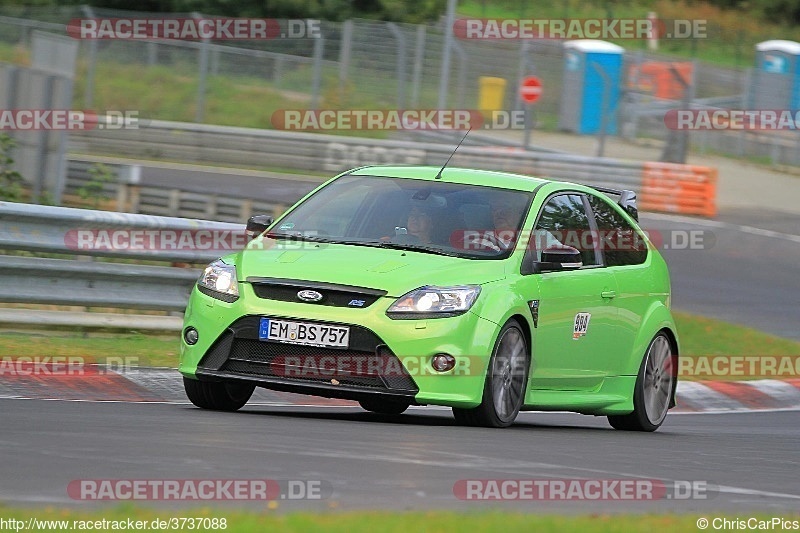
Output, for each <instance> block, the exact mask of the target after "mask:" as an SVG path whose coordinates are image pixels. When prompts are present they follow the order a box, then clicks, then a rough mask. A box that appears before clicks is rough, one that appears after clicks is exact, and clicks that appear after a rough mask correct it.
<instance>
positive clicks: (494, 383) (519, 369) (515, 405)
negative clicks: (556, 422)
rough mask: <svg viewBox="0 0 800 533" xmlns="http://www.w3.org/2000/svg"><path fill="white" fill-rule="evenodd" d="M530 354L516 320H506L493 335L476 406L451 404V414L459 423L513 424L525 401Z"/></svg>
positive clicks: (501, 425) (493, 426)
mask: <svg viewBox="0 0 800 533" xmlns="http://www.w3.org/2000/svg"><path fill="white" fill-rule="evenodd" d="M529 366H530V353H529V351H528V343H527V342H526V341H525V335H524V334H523V333H522V329H521V328H520V326H519V323H517V321H516V320H510V321H508V322H507V323H506V325H505V326H503V329H501V330H500V334H499V335H497V341H496V342H495V346H494V350H493V351H492V357H491V359H490V360H489V368H488V370H487V372H486V381H485V383H484V386H483V400H482V401H481V404H480V405H479V406H478V407H475V408H473V409H461V408H458V407H453V416H454V417H455V419H456V422H458V423H459V424H461V425H465V426H482V427H491V428H503V427H508V426H510V425H511V424H513V423H514V420H515V419H516V418H517V415H518V414H519V410H520V408H521V407H522V404H523V402H524V400H525V386H526V384H527V383H528V367H529Z"/></svg>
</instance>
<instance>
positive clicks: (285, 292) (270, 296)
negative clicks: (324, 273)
mask: <svg viewBox="0 0 800 533" xmlns="http://www.w3.org/2000/svg"><path fill="white" fill-rule="evenodd" d="M247 281H248V282H250V283H251V284H252V286H253V292H255V293H256V296H258V297H259V298H264V299H266V300H277V301H280V302H299V303H310V304H312V305H328V306H332V307H351V308H356V309H366V308H367V307H369V306H370V305H372V304H374V303H375V302H376V301H378V299H379V298H380V297H381V296H385V295H386V291H379V290H376V289H369V288H367V287H356V286H352V285H338V284H334V283H320V282H315V281H302V280H292V279H274V278H258V277H249V278H247ZM303 290H314V291H317V292H318V293H320V294H321V295H322V299H321V300H319V301H317V302H304V301H303V300H301V299H300V298H298V296H297V293H298V292H300V291H303Z"/></svg>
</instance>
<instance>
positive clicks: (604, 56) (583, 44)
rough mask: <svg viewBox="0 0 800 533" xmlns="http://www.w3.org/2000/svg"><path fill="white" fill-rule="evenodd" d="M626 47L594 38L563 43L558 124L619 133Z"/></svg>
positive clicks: (585, 130)
mask: <svg viewBox="0 0 800 533" xmlns="http://www.w3.org/2000/svg"><path fill="white" fill-rule="evenodd" d="M624 52H625V49H624V48H622V47H621V46H617V45H616V44H613V43H608V42H606V41H598V40H594V39H581V40H577V41H566V42H565V43H564V77H563V86H562V88H561V108H560V110H559V117H558V128H559V129H560V130H563V131H569V132H572V133H581V134H593V133H600V132H601V128H602V126H603V112H604V111H605V113H606V125H605V133H610V134H613V133H616V131H617V119H616V114H617V113H616V110H617V103H618V102H619V96H620V86H621V84H622V60H623V53H624Z"/></svg>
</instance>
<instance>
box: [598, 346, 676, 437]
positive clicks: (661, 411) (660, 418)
mask: <svg viewBox="0 0 800 533" xmlns="http://www.w3.org/2000/svg"><path fill="white" fill-rule="evenodd" d="M676 370H677V369H676V367H675V355H674V354H673V353H672V344H671V343H670V341H669V339H668V338H667V335H666V334H665V333H663V332H662V333H659V334H658V335H656V336H655V338H654V339H653V340H652V341H651V342H650V346H648V347H647V352H645V356H644V358H643V359H642V364H641V365H640V367H639V374H638V375H637V376H636V384H635V385H634V389H633V412H632V413H630V414H627V415H613V416H609V417H608V422H609V424H611V426H612V427H613V428H614V429H619V430H622V431H655V430H657V429H658V428H659V427H660V426H661V424H663V423H664V419H665V418H666V417H667V411H669V407H670V403H671V400H672V395H673V394H674V393H675V381H676V377H675V375H676Z"/></svg>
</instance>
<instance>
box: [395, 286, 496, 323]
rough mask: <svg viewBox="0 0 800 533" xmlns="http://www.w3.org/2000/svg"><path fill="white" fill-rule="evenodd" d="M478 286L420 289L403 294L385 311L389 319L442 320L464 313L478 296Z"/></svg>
mask: <svg viewBox="0 0 800 533" xmlns="http://www.w3.org/2000/svg"><path fill="white" fill-rule="evenodd" d="M480 293H481V288H480V286H479V285H461V286H458V287H420V288H419V289H414V290H413V291H411V292H409V293H407V294H404V295H403V296H401V297H400V298H398V299H397V301H396V302H395V303H393V304H392V306H391V307H389V309H387V310H386V314H387V315H388V316H389V318H399V319H403V318H405V319H415V318H444V317H449V316H457V315H460V314H462V313H466V312H467V311H468V310H469V308H470V307H472V304H474V303H475V300H477V299H478V295H479V294H480Z"/></svg>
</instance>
